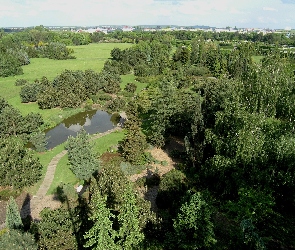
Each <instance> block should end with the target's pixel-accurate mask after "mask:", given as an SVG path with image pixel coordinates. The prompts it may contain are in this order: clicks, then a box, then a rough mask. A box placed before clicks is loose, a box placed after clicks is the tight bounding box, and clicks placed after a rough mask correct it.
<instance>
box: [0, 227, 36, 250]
mask: <svg viewBox="0 0 295 250" xmlns="http://www.w3.org/2000/svg"><path fill="white" fill-rule="evenodd" d="M0 248H1V249H13V250H22V249H27V250H37V249H38V245H37V244H36V242H35V239H34V236H33V235H32V234H30V233H27V232H26V233H22V232H20V231H18V230H9V231H8V232H7V233H5V234H3V235H1V236H0Z"/></svg>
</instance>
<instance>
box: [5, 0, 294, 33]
mask: <svg viewBox="0 0 295 250" xmlns="http://www.w3.org/2000/svg"><path fill="white" fill-rule="evenodd" d="M294 13H295V0H247V1H246V0H141V1H139V0H132V1H131V0H112V1H107V0H83V1H70V0H0V27H30V26H37V25H41V24H42V25H44V26H92V25H131V26H136V25H179V26H193V25H205V26H211V27H227V26H230V27H235V26H236V27H244V28H246V27H253V28H269V29H290V28H293V29H294V28H295V18H294Z"/></svg>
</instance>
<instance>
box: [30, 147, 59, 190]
mask: <svg viewBox="0 0 295 250" xmlns="http://www.w3.org/2000/svg"><path fill="white" fill-rule="evenodd" d="M63 150H64V143H62V144H60V145H58V146H57V147H55V148H53V149H52V150H50V151H46V152H44V153H37V152H36V153H35V157H38V158H39V159H40V162H41V164H42V166H43V168H42V176H41V179H40V180H39V181H38V182H37V183H36V184H35V185H34V186H32V187H29V188H27V192H28V193H30V194H33V195H34V194H36V193H37V191H38V189H39V187H40V185H41V183H42V182H43V179H44V176H45V174H46V171H47V166H48V164H49V162H50V161H51V160H52V158H53V157H54V156H56V155H57V154H59V153H60V152H61V151H63Z"/></svg>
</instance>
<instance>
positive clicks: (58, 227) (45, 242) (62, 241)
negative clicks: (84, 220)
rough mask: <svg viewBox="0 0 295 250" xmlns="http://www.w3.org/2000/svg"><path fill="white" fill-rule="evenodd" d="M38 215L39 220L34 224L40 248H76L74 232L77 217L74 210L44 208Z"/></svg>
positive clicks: (57, 249) (75, 231)
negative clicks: (39, 216)
mask: <svg viewBox="0 0 295 250" xmlns="http://www.w3.org/2000/svg"><path fill="white" fill-rule="evenodd" d="M40 215H41V221H40V222H39V223H36V224H35V226H36V228H37V235H38V245H39V247H40V248H41V249H55V250H59V249H61V250H69V249H71V250H75V249H78V242H77V237H76V234H77V232H78V229H79V217H78V216H77V214H76V213H75V211H74V210H72V209H69V210H66V209H64V208H58V209H55V210H50V209H49V208H45V209H43V210H42V212H41V214H40Z"/></svg>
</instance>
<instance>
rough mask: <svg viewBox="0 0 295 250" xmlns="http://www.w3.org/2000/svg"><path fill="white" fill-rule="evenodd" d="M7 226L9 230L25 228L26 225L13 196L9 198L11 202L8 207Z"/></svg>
mask: <svg viewBox="0 0 295 250" xmlns="http://www.w3.org/2000/svg"><path fill="white" fill-rule="evenodd" d="M5 222H6V227H7V228H8V229H9V230H13V229H15V230H21V231H22V230H23V228H24V225H23V223H22V219H21V217H20V213H19V211H18V206H17V204H16V202H15V200H14V198H13V197H12V196H10V198H9V203H8V205H7V208H6V220H5Z"/></svg>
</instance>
